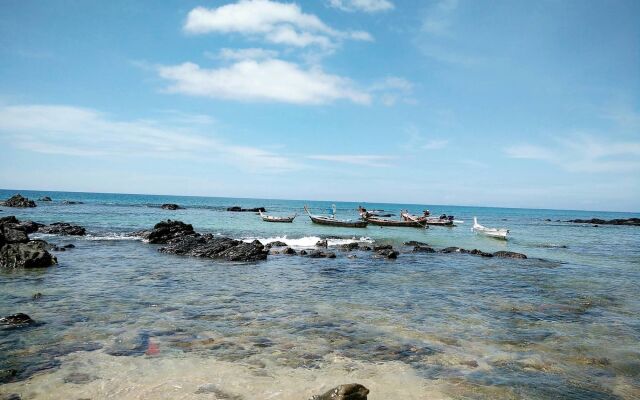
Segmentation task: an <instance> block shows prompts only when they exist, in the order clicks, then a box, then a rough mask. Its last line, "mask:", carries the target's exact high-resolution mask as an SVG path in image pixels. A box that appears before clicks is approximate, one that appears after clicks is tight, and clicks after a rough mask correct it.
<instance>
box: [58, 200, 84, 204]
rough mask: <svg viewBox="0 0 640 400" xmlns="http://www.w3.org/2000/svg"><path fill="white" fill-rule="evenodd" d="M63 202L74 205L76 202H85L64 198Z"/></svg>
mask: <svg viewBox="0 0 640 400" xmlns="http://www.w3.org/2000/svg"><path fill="white" fill-rule="evenodd" d="M62 204H66V205H74V204H84V203H83V202H81V201H75V200H63V201H62Z"/></svg>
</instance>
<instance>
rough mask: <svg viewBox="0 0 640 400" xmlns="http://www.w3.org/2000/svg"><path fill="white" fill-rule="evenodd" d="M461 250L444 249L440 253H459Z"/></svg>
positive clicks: (457, 248) (453, 248)
mask: <svg viewBox="0 0 640 400" xmlns="http://www.w3.org/2000/svg"><path fill="white" fill-rule="evenodd" d="M460 250H461V249H460V247H445V248H444V249H442V250H440V253H459V252H460Z"/></svg>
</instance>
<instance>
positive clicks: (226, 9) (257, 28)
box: [184, 0, 372, 48]
mask: <svg viewBox="0 0 640 400" xmlns="http://www.w3.org/2000/svg"><path fill="white" fill-rule="evenodd" d="M184 30H185V32H187V33H190V34H205V33H238V34H243V35H249V36H251V37H256V38H262V39H263V40H266V41H267V42H271V43H276V44H281V45H289V46H295V47H306V46H311V45H315V46H320V47H324V48H329V47H334V46H335V45H336V41H338V40H341V39H353V40H372V38H371V35H369V34H368V33H366V32H360V31H356V32H348V31H340V30H336V29H333V28H331V27H330V26H328V25H327V24H325V23H324V22H322V21H321V20H320V18H318V17H317V16H315V15H313V14H306V13H304V12H302V10H301V9H300V7H299V6H298V5H297V4H293V3H278V2H275V1H271V0H240V1H238V2H237V3H232V4H227V5H223V6H220V7H217V8H205V7H197V8H194V9H193V10H191V11H190V12H189V15H188V16H187V20H186V22H185V24H184Z"/></svg>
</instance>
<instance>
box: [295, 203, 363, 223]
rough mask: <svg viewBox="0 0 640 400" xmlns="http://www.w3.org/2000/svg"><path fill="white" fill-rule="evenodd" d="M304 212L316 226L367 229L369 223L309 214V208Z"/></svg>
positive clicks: (305, 208)
mask: <svg viewBox="0 0 640 400" xmlns="http://www.w3.org/2000/svg"><path fill="white" fill-rule="evenodd" d="M304 210H305V211H306V212H307V215H309V218H311V222H313V223H314V224H320V225H330V226H342V227H345V228H366V227H367V221H357V220H351V219H336V218H335V216H324V215H313V214H311V213H310V212H309V209H308V208H307V206H306V205H305V206H304Z"/></svg>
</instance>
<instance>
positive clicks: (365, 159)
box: [307, 154, 396, 167]
mask: <svg viewBox="0 0 640 400" xmlns="http://www.w3.org/2000/svg"><path fill="white" fill-rule="evenodd" d="M307 158H309V159H312V160H320V161H330V162H338V163H344V164H353V165H364V166H368V167H388V166H389V162H390V161H392V160H395V159H396V157H394V156H383V155H363V154H351V155H349V154H342V155H334V154H327V155H325V154H317V155H310V156H307Z"/></svg>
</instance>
